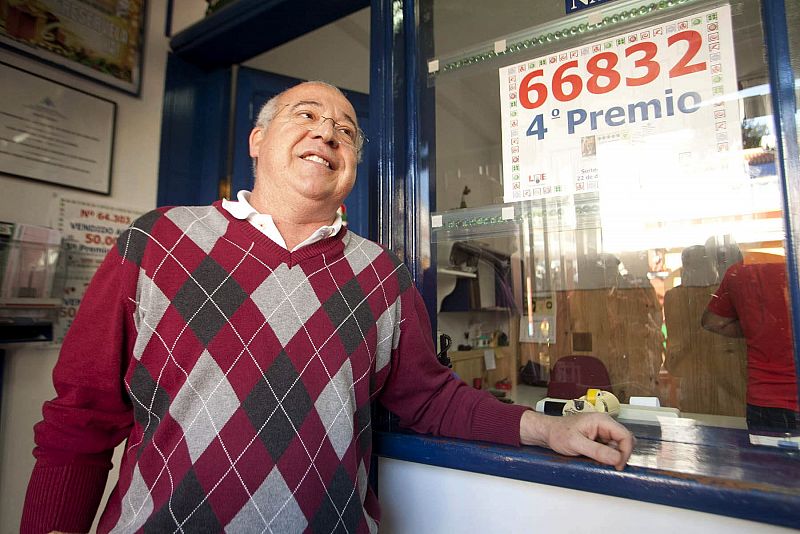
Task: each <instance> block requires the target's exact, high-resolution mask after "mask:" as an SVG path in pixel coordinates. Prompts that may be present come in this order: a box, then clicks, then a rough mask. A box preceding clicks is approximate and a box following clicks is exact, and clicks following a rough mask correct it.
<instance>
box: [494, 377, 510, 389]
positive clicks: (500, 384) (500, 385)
mask: <svg viewBox="0 0 800 534" xmlns="http://www.w3.org/2000/svg"><path fill="white" fill-rule="evenodd" d="M494 387H496V388H497V389H504V390H506V391H511V381H510V380H509V379H508V378H504V379H502V380H498V381H497V382H495V383H494Z"/></svg>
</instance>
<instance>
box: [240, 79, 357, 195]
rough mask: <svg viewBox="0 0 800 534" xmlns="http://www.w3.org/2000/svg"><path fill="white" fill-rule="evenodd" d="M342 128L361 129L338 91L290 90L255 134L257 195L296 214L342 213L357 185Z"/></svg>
mask: <svg viewBox="0 0 800 534" xmlns="http://www.w3.org/2000/svg"><path fill="white" fill-rule="evenodd" d="M323 116H324V117H329V118H331V119H333V121H335V122H336V124H334V122H333V121H331V120H322V119H321V117H323ZM309 117H313V118H316V121H310V120H309V119H308V118H309ZM301 119H302V120H309V122H308V123H307V124H304V123H302V122H298V121H300V120H301ZM337 125H338V126H337ZM309 128H311V129H309ZM337 128H339V129H340V130H342V131H345V129H346V128H352V129H353V131H355V130H356V129H357V125H356V114H355V111H354V109H353V106H352V105H351V104H350V102H349V101H348V100H347V99H346V98H344V97H343V96H342V95H341V94H339V93H338V92H337V91H335V90H334V89H332V88H330V87H326V86H324V85H318V84H314V83H305V84H301V85H298V86H296V87H293V88H292V89H290V90H289V91H287V92H286V93H285V94H284V95H283V96H282V97H281V98H280V101H279V103H278V113H277V114H276V115H275V118H273V119H272V121H271V122H270V123H269V125H268V126H267V127H266V128H265V129H261V128H258V127H257V128H255V129H253V131H252V132H251V133H250V157H254V158H258V161H257V164H256V180H255V187H254V190H253V194H254V195H257V194H259V193H261V192H265V193H267V198H269V199H271V201H272V202H275V199H279V200H280V201H281V202H285V203H287V204H288V207H291V208H292V209H295V210H298V209H299V210H302V209H308V208H309V207H312V206H317V207H319V203H322V204H324V206H325V208H326V209H331V210H335V209H336V208H338V207H339V205H341V203H342V201H344V199H345V197H346V196H347V195H348V194H349V193H350V190H351V189H352V188H353V184H354V183H355V178H356V167H357V165H358V154H357V150H356V148H355V147H354V146H353V145H352V144H348V143H343V142H340V141H339V139H340V137H337V133H336V129H337ZM340 133H341V132H340ZM309 201H312V202H309Z"/></svg>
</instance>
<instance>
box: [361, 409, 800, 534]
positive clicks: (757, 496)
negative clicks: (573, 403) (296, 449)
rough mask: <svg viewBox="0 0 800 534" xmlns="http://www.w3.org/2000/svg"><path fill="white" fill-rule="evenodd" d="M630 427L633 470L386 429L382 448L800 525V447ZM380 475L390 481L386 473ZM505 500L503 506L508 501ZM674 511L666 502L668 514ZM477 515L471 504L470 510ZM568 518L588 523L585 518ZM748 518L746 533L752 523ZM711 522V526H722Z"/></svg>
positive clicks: (521, 477) (717, 432)
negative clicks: (582, 519)
mask: <svg viewBox="0 0 800 534" xmlns="http://www.w3.org/2000/svg"><path fill="white" fill-rule="evenodd" d="M625 424H626V426H627V427H628V428H630V429H631V430H632V431H633V432H634V434H635V435H636V438H637V443H636V447H635V449H634V452H633V454H632V456H631V458H630V462H629V465H628V467H627V468H626V469H625V470H624V471H621V472H619V471H616V470H614V469H613V468H610V467H605V466H601V465H600V464H598V463H596V462H594V461H592V460H589V459H588V458H567V457H564V456H560V455H558V454H556V453H553V452H551V451H549V450H547V449H543V448H540V447H521V448H514V447H507V446H498V445H493V444H486V443H474V442H468V441H461V440H453V439H445V438H435V437H430V436H422V435H417V434H413V433H408V432H392V433H381V432H379V433H376V437H375V450H376V453H377V455H378V456H379V457H380V458H381V459H382V460H383V459H392V460H403V461H408V462H415V463H419V464H426V465H428V466H438V467H444V468H450V469H455V470H460V471H468V472H472V473H481V474H484V475H493V476H495V477H503V478H506V479H513V480H516V481H524V482H529V483H535V484H541V485H546V486H555V487H559V488H568V489H571V490H579V491H580V492H588V493H586V494H585V495H587V496H596V495H605V496H613V497H621V498H623V499H632V500H634V501H640V502H646V503H654V504H658V505H666V506H669V507H675V508H679V509H684V510H695V511H698V512H706V513H708V514H714V515H716V516H723V517H722V518H720V519H724V518H725V516H727V518H739V519H744V520H749V521H756V522H759V523H762V524H763V525H762V526H763V528H764V529H767V525H768V524H769V525H774V526H783V527H790V528H795V529H798V528H800V451H798V450H796V449H795V450H785V449H778V448H773V447H763V446H753V445H750V443H749V438H748V433H747V431H746V430H741V429H727V428H717V427H710V426H701V425H697V424H695V423H694V421H692V420H688V419H675V420H672V421H666V422H664V423H662V424H661V425H657V424H656V425H650V424H635V423H634V424H630V423H625ZM378 476H379V481H380V476H381V472H379V475H378ZM414 476H415V477H418V476H419V475H414ZM382 487H383V484H382ZM384 491H386V489H385V488H384ZM443 498H444V497H443ZM491 498H497V494H496V493H494V492H492V493H491V494H488V493H487V495H486V499H491ZM393 500H394V496H393V495H381V501H382V502H383V503H384V506H385V503H387V502H392V501H393ZM618 502H619V501H618ZM462 504H466V503H462ZM495 505H496V506H497V507H498V509H503V506H504V505H507V503H503V502H497V503H495ZM655 509H656V510H658V508H657V507H656V508H655ZM520 511H521V510H520ZM680 511H681V510H675V512H676V513H677V512H680ZM670 512H671V509H669V508H664V509H662V512H660V513H662V514H663V513H666V514H669V513H670ZM469 513H470V511H469V510H462V511H461V512H460V515H462V516H463V515H464V514H469ZM576 513H577V514H580V512H576ZM657 517H658V525H660V526H661V527H664V526H669V525H670V521H671V519H670V516H669V515H667V516H665V517H661V516H660V515H659V516H657ZM701 517H703V516H701ZM705 517H707V518H708V517H709V516H705ZM651 518H652V516H651ZM450 519H451V521H452V517H451V518H450ZM711 519H712V520H713V519H714V518H713V517H711ZM564 520H565V521H568V520H573V521H575V520H577V521H578V524H580V520H581V518H580V515H578V516H577V517H571V518H564ZM738 523H742V522H738ZM585 524H586V530H591V521H590V522H587V523H585ZM743 524H744V525H745V527H744V530H743V531H747V530H748V528H751V527H748V524H747V523H743ZM751 525H752V524H751ZM651 526H652V527H653V528H655V526H656V525H640V527H641V531H648V532H651V533H652V532H656V531H664V530H657V529H656V530H653V529H652V528H651ZM755 526H756V527H758V529H759V531H761V530H762V529H761V526H760V525H755ZM672 527H677V525H676V524H673V525H672ZM709 528H710V530H706V532H708V531H715V530H716V529H715V528H713V526H712V527H709ZM726 528H728V527H726ZM514 530H516V529H514ZM719 530H723V528H722V527H719ZM769 530H771V529H769ZM778 530H782V529H778ZM520 531H527V530H526V529H522V530H520ZM567 531H571V530H567ZM667 531H670V530H667ZM671 531H677V530H671Z"/></svg>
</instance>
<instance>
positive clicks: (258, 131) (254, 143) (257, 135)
mask: <svg viewBox="0 0 800 534" xmlns="http://www.w3.org/2000/svg"><path fill="white" fill-rule="evenodd" d="M263 140H264V130H263V129H262V128H253V130H252V131H251V132H250V138H249V143H250V157H251V158H257V157H258V152H259V150H260V149H261V143H262V142H263Z"/></svg>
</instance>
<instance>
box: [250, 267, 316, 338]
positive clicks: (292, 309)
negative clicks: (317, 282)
mask: <svg viewBox="0 0 800 534" xmlns="http://www.w3.org/2000/svg"><path fill="white" fill-rule="evenodd" d="M279 277H280V278H281V279H283V280H284V285H283V286H282V285H281V283H280V282H279V281H278V278H279ZM253 302H255V303H256V304H259V303H262V304H259V306H260V307H259V309H260V310H261V313H262V314H263V315H264V317H265V318H266V320H267V321H269V323H270V326H271V327H272V330H273V332H275V336H277V338H278V340H279V341H280V342H281V344H282V345H283V346H286V344H287V343H289V341H290V340H291V339H292V337H294V335H295V334H296V333H297V331H298V330H300V328H301V327H302V326H303V324H304V323H305V322H306V321H307V320H308V319H309V317H311V316H312V315H314V312H316V311H317V310H318V309H319V307H320V302H319V299H318V298H317V295H316V293H314V290H313V289H311V286H310V285H309V283H308V279H307V277H306V274H305V273H304V272H303V269H301V268H300V267H298V266H295V267H293V268H292V269H289V267H287V265H286V264H285V263H282V264H281V265H280V266H279V267H278V268H277V269H275V272H274V273H273V274H272V275H270V276H269V278H267V279H266V280H264V283H262V284H261V285H260V286H259V287H258V288H256V290H255V291H254V292H253Z"/></svg>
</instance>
